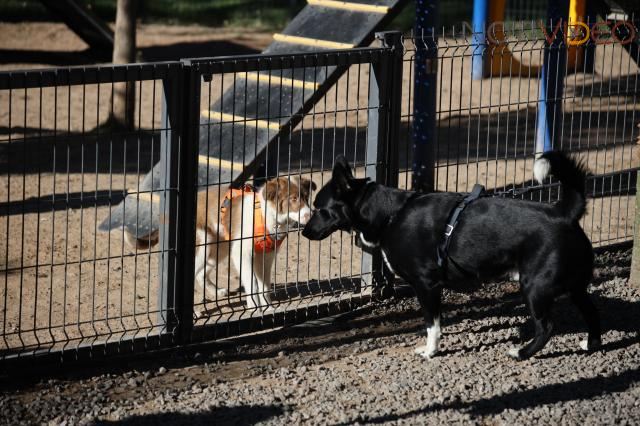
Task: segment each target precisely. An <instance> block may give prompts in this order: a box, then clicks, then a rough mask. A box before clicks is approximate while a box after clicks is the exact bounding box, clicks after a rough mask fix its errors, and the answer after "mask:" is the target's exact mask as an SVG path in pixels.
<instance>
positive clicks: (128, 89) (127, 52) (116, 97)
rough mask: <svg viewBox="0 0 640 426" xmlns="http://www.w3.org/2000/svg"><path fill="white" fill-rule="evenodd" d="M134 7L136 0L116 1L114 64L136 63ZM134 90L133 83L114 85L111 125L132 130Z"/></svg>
mask: <svg viewBox="0 0 640 426" xmlns="http://www.w3.org/2000/svg"><path fill="white" fill-rule="evenodd" d="M136 5H137V1H136V0H118V5H117V10H116V31H115V37H114V44H113V63H114V64H130V63H133V62H135V61H136ZM135 88H136V85H135V82H126V83H116V84H114V86H113V96H112V99H111V102H112V110H111V111H112V115H111V121H112V122H113V124H115V125H117V126H120V127H124V128H126V129H133V127H134V122H133V120H134V116H135V115H134V114H135V102H136V89H135Z"/></svg>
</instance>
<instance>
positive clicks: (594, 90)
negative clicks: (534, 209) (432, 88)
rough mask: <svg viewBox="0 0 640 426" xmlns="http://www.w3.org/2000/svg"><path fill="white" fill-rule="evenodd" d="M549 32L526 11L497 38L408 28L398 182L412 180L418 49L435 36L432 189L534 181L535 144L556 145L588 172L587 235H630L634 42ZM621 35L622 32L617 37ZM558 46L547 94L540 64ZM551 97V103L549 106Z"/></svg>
mask: <svg viewBox="0 0 640 426" xmlns="http://www.w3.org/2000/svg"><path fill="white" fill-rule="evenodd" d="M614 24H615V22H614V23H613V24H612V26H613V25H614ZM589 25H591V24H589ZM549 34H551V33H550V32H548V33H546V34H545V32H544V31H543V29H542V27H540V23H539V22H532V21H528V22H516V23H512V24H510V25H507V26H505V27H504V28H503V31H501V33H500V36H499V37H497V38H496V37H495V34H494V38H493V39H492V38H491V36H490V35H486V37H485V35H484V34H480V37H478V36H479V35H478V34H473V33H470V32H469V31H468V28H464V27H462V28H459V29H455V30H454V31H448V32H444V31H443V32H441V33H435V32H434V33H431V34H425V35H420V36H419V37H407V38H406V39H405V47H406V51H405V59H404V80H403V110H402V121H403V126H402V128H403V129H404V131H403V135H402V140H401V146H402V148H401V153H402V154H401V165H400V166H401V169H403V170H406V172H403V173H402V174H401V178H400V183H401V185H402V186H403V187H407V188H408V187H410V186H411V182H410V171H411V164H412V161H413V159H412V153H413V150H412V143H413V138H412V135H411V129H412V124H413V120H414V116H413V94H414V86H413V85H414V81H413V78H412V77H411V76H412V73H413V72H414V66H415V63H414V62H415V59H414V58H415V54H416V50H417V49H418V50H419V49H426V48H427V47H426V46H428V45H429V44H435V43H437V50H438V52H437V57H438V60H437V61H438V63H437V77H436V78H437V99H436V100H435V102H436V105H435V107H436V114H437V123H436V128H435V137H434V140H433V141H431V142H432V144H433V149H434V151H435V158H436V164H435V177H434V179H435V189H436V190H439V191H460V192H465V191H469V190H470V189H471V187H472V186H473V184H475V183H481V184H483V185H485V187H486V188H487V189H489V190H494V191H504V190H508V189H511V188H524V187H530V186H533V185H534V182H533V181H532V179H533V172H532V169H533V163H534V161H535V158H536V154H539V153H541V152H542V151H543V150H544V149H562V150H565V151H569V152H572V153H574V155H575V156H577V157H579V158H581V159H583V160H584V161H585V163H586V164H587V165H588V168H589V170H590V171H591V173H592V174H593V176H591V177H590V178H589V180H588V182H587V192H588V196H589V206H588V213H587V216H586V217H585V218H584V219H583V220H582V226H583V227H584V229H585V231H586V232H587V235H588V236H589V238H590V239H591V241H592V242H593V244H594V245H595V246H598V245H604V244H610V243H613V242H620V241H625V240H629V239H630V238H632V236H633V222H632V221H633V219H632V218H633V209H634V201H633V200H634V195H635V176H636V170H637V168H638V166H639V163H638V158H637V153H636V151H637V148H636V143H637V139H638V130H637V124H638V119H639V117H638V113H639V112H640V110H639V104H638V97H639V95H640V92H639V87H638V77H639V75H640V73H639V68H638V59H639V58H638V50H637V49H630V48H629V45H628V44H623V43H620V42H614V41H613V40H600V39H593V38H587V39H586V41H585V42H584V43H582V44H577V42H576V41H575V40H576V38H577V39H583V37H584V33H582V34H581V33H578V34H574V33H571V32H569V33H567V32H563V31H562V30H561V31H560V32H559V33H558V36H557V37H558V38H559V39H560V42H555V41H554V43H555V44H554V45H552V46H551V47H549V43H548V42H545V40H546V38H545V37H546V36H549ZM624 37H625V36H624V35H622V36H620V38H621V39H622V40H623V41H624ZM478 40H481V41H480V42H479V41H478ZM560 52H564V53H562V54H564V55H566V56H565V60H564V63H563V64H562V66H561V67H560V66H559V68H558V69H557V70H556V71H557V72H556V73H555V77H553V78H555V79H556V80H557V79H562V83H563V84H562V85H561V87H563V89H564V90H563V91H562V90H561V89H559V90H558V91H557V92H556V93H555V94H553V95H552V96H551V95H550V93H549V90H548V89H544V87H546V86H550V85H552V83H550V82H549V75H548V74H544V73H543V65H544V63H545V60H546V59H547V60H548V59H549V57H552V56H553V55H559V54H560ZM545 56H546V58H545ZM476 58H478V59H476ZM475 60H479V61H480V62H481V64H482V71H483V76H482V78H479V79H474V78H473V70H472V68H473V66H474V61H475ZM555 85H556V86H559V85H558V84H557V83H556V84H555ZM545 90H547V91H546V92H545ZM541 93H544V94H545V95H547V97H546V100H545V98H544V97H542V96H541ZM549 105H552V108H553V109H552V110H551V112H549V113H548V114H547V115H546V116H545V115H544V112H543V111H544V107H548V106H549ZM549 114H551V115H549ZM552 122H555V127H554V125H553V123H552ZM541 128H542V129H546V130H547V131H548V132H552V135H551V138H552V144H551V145H550V146H549V147H548V148H542V147H541V146H540V145H539V143H538V140H539V138H540V133H541V130H540V129H541ZM527 197H529V198H531V199H536V200H539V201H553V200H554V199H557V197H558V193H557V190H546V191H538V192H534V193H532V194H530V195H527Z"/></svg>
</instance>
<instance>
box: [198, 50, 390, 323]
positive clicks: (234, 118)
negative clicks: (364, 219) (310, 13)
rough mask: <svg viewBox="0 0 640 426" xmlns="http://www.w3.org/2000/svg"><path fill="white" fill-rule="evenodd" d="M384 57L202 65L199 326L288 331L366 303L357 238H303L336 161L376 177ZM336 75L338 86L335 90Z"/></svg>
mask: <svg viewBox="0 0 640 426" xmlns="http://www.w3.org/2000/svg"><path fill="white" fill-rule="evenodd" d="M380 53H381V50H379V49H377V50H376V49H361V50H355V51H353V52H343V53H339V54H338V53H326V54H325V53H314V54H313V55H299V56H297V57H291V58H290V60H288V61H286V62H284V63H283V62H282V61H274V60H272V59H271V58H269V57H262V58H259V59H258V60H256V59H255V58H248V59H245V60H243V59H242V58H237V59H234V60H233V62H232V63H231V61H229V62H228V63H226V62H224V61H212V62H210V63H207V62H206V61H203V60H198V64H197V65H196V67H199V69H200V70H201V73H202V75H203V76H204V80H203V82H202V84H201V88H200V92H201V96H200V101H199V110H200V113H201V114H200V115H201V118H200V124H199V138H200V144H199V147H200V150H199V153H198V162H199V167H200V169H199V176H198V183H197V189H198V196H197V199H198V201H197V203H198V206H197V210H198V214H197V217H198V219H197V223H196V247H197V248H196V265H195V270H196V277H195V289H194V293H195V299H194V319H195V325H196V326H200V325H203V326H205V325H216V326H217V328H214V330H215V331H214V333H215V334H216V335H225V334H231V333H233V331H232V330H236V326H235V325H230V326H227V325H228V324H230V323H234V322H238V321H241V320H248V321H250V320H252V319H260V320H263V319H265V318H269V321H268V323H270V324H272V325H273V326H277V325H284V324H286V323H288V322H291V321H296V319H295V318H296V317H299V318H304V317H305V316H306V314H307V313H308V312H311V311H315V310H317V309H318V308H319V307H321V306H333V307H334V309H336V312H337V311H339V310H341V309H342V310H344V309H351V308H353V307H354V306H356V305H357V304H359V303H362V302H363V301H365V300H367V299H368V297H369V295H370V292H371V282H370V275H371V265H370V264H367V262H366V261H365V260H364V259H363V256H362V254H361V252H360V250H359V249H356V248H354V246H353V244H352V240H351V236H350V235H348V234H341V233H336V234H334V235H332V236H330V237H329V238H327V240H324V241H322V242H311V241H309V240H306V239H305V238H303V237H302V236H301V235H300V233H299V231H300V226H301V225H303V224H304V223H305V222H306V221H307V220H308V219H309V217H310V214H311V209H312V208H313V206H312V202H313V197H314V196H315V190H316V189H319V188H320V187H321V186H323V185H324V184H325V183H327V182H328V181H329V179H330V178H331V168H332V166H333V161H334V159H335V157H336V156H337V155H344V156H346V157H347V158H348V159H349V161H350V162H352V164H354V167H355V174H356V175H357V176H360V177H364V176H365V175H368V176H369V177H372V178H374V179H375V178H376V176H375V175H371V173H368V172H367V170H366V169H367V167H368V166H369V167H370V166H374V167H375V166H376V165H377V163H378V161H379V160H377V159H376V158H371V157H370V156H368V150H367V148H368V139H367V135H368V126H369V124H370V121H369V118H370V113H371V112H372V111H375V112H376V113H377V112H378V111H379V109H380V106H379V105H377V104H376V105H373V104H372V102H371V99H370V98H371V93H370V83H371V82H370V73H371V69H372V67H375V66H377V63H378V62H380V59H381V58H382V57H381V55H380ZM336 68H340V74H341V76H340V77H336V78H334V79H332V80H331V81H327V80H328V76H331V75H332V74H333V73H334V71H335V69H336ZM373 96H377V95H375V94H374V95H373ZM375 143H378V141H375ZM381 143H382V142H381ZM203 165H204V166H205V167H204V168H202V166H203ZM248 167H251V169H252V170H253V172H252V173H251V175H249V174H247V173H245V174H244V175H243V174H242V172H244V171H246V170H247V168H248ZM247 183H250V184H252V186H250V187H249V186H248V185H247ZM234 188H235V189H234ZM367 265H368V266H367ZM276 318H277V319H276ZM196 332H198V330H197V329H196Z"/></svg>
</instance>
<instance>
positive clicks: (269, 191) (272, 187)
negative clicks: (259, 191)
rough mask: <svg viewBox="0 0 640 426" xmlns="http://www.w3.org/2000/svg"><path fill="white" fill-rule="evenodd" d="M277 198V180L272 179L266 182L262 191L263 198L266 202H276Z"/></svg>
mask: <svg viewBox="0 0 640 426" xmlns="http://www.w3.org/2000/svg"><path fill="white" fill-rule="evenodd" d="M277 196H278V179H272V180H269V181H267V184H266V185H265V189H264V197H265V198H266V199H267V201H274V202H275V201H276V197H277Z"/></svg>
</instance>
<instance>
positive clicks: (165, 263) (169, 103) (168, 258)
mask: <svg viewBox="0 0 640 426" xmlns="http://www.w3.org/2000/svg"><path fill="white" fill-rule="evenodd" d="M182 78H183V70H181V69H180V68H175V69H173V70H172V71H171V74H170V76H169V77H168V78H165V79H163V80H162V88H163V99H162V119H161V120H162V126H161V127H162V128H161V130H160V162H159V164H157V165H156V166H155V167H154V170H153V173H157V174H158V176H159V179H158V180H159V181H160V182H161V183H160V184H161V188H162V189H163V191H162V192H161V193H160V212H159V213H160V220H159V221H158V222H159V232H160V235H159V245H160V251H161V253H162V254H161V258H160V264H159V265H158V267H159V269H160V270H159V273H160V283H159V288H158V322H159V323H160V324H163V325H164V330H162V332H168V333H173V332H175V328H176V326H177V324H178V321H177V318H176V315H175V310H174V307H175V302H176V282H177V280H176V264H177V259H176V247H177V235H178V230H177V226H178V221H175V220H169V218H172V217H177V215H178V192H177V188H178V171H179V167H178V162H177V161H176V160H177V158H178V157H179V154H180V150H179V147H180V129H181V128H182V125H181V120H182V111H181V106H182V105H183V100H182V96H181V95H182V93H181V92H182V91H181V89H182V87H183V85H184V82H183V81H182ZM156 169H158V170H156Z"/></svg>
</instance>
